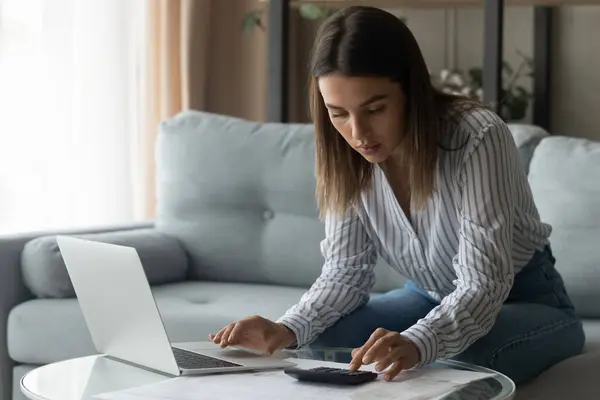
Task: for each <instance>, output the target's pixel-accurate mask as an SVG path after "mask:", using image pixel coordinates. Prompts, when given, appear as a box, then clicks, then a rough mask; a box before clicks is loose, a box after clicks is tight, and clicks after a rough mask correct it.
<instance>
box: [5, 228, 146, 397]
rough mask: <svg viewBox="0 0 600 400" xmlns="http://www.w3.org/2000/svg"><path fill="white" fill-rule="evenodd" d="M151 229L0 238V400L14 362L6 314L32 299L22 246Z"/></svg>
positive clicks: (8, 384) (8, 391) (9, 386)
mask: <svg viewBox="0 0 600 400" xmlns="http://www.w3.org/2000/svg"><path fill="white" fill-rule="evenodd" d="M153 226H154V224H153V223H152V222H144V223H135V224H129V225H124V226H112V227H104V228H93V229H87V230H84V229H81V230H77V231H75V230H73V231H60V232H59V231H57V232H34V233H26V234H19V235H0V400H9V399H10V398H11V397H12V367H13V364H14V363H13V361H12V360H11V359H10V357H9V355H8V348H7V337H6V333H7V320H8V314H9V313H10V311H11V310H12V309H13V307H15V306H16V305H17V304H20V303H22V302H24V301H26V300H28V299H31V298H32V297H33V294H32V293H31V291H30V290H29V289H27V287H26V286H25V283H24V281H23V276H22V270H21V254H22V251H23V248H24V246H25V244H27V243H28V242H29V241H31V240H33V239H36V238H38V237H41V236H47V235H54V234H67V235H69V234H84V233H101V232H121V231H126V230H133V229H147V228H151V227H153Z"/></svg>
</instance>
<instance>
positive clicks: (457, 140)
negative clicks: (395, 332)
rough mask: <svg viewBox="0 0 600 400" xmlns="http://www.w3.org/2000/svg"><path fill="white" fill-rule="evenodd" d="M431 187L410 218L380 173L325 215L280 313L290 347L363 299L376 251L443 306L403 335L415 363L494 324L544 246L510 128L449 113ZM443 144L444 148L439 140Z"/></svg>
mask: <svg viewBox="0 0 600 400" xmlns="http://www.w3.org/2000/svg"><path fill="white" fill-rule="evenodd" d="M444 132H445V134H444V135H442V138H443V141H444V142H443V143H441V144H442V145H443V147H444V148H445V149H452V150H443V149H442V148H440V149H439V156H438V162H437V167H436V168H437V170H436V178H435V179H436V181H435V188H434V191H433V194H432V196H431V198H430V199H429V201H428V203H427V205H426V207H424V208H423V209H422V210H418V211H412V212H411V215H410V219H409V218H407V217H406V215H405V214H404V212H403V210H402V208H401V207H400V205H399V204H398V202H397V200H396V197H395V195H394V192H393V190H392V188H391V186H390V185H389V184H388V181H387V179H386V177H385V175H384V172H383V170H382V169H381V168H380V167H379V166H378V165H375V167H374V175H373V179H372V183H371V185H372V186H371V188H370V189H371V190H368V191H365V192H364V193H362V195H361V202H360V206H359V207H356V209H355V210H354V211H352V212H351V213H349V214H348V215H346V216H345V217H343V218H333V217H326V218H325V239H324V240H323V241H322V242H321V252H322V254H323V257H324V265H323V269H322V273H321V275H320V276H319V278H318V279H317V281H316V282H315V283H314V284H313V285H312V286H311V288H310V289H309V290H308V291H307V292H306V293H305V294H304V295H303V296H302V298H301V299H300V301H299V302H298V303H297V304H296V305H294V306H293V307H292V308H290V309H289V310H288V311H287V312H286V313H285V314H284V315H283V316H282V317H281V318H280V319H279V320H278V322H281V323H283V324H285V325H286V326H287V327H289V328H290V329H291V330H292V331H293V332H294V333H295V335H296V340H297V342H296V346H303V345H305V344H309V343H310V342H311V341H313V340H314V339H315V338H316V337H317V336H318V335H319V334H320V333H321V332H323V331H324V330H325V329H327V328H328V327H330V326H331V325H333V324H334V323H335V322H336V321H337V320H338V319H339V318H341V317H343V316H344V315H347V314H349V313H351V312H352V311H354V310H355V309H356V308H357V307H359V306H361V305H363V304H364V303H365V302H366V301H368V298H369V293H370V291H371V289H372V287H373V285H374V283H375V275H374V266H375V264H376V261H377V257H382V258H383V259H384V260H385V261H386V262H387V263H388V265H390V266H391V267H392V268H393V269H395V270H396V271H397V272H398V273H400V274H401V275H403V276H404V277H406V278H407V279H410V280H412V281H414V282H415V284H416V285H417V286H419V287H421V288H423V289H425V290H426V291H428V292H429V293H430V294H431V296H432V297H434V298H436V299H437V300H438V301H439V302H440V304H439V305H438V306H436V307H435V308H433V309H432V310H431V312H429V313H428V314H427V315H426V316H424V317H423V318H422V319H420V320H419V321H418V322H417V323H416V324H415V325H413V326H412V327H410V328H408V329H407V330H406V331H404V332H400V333H401V334H402V335H405V337H407V338H408V339H411V340H412V341H413V342H414V343H415V344H416V345H417V347H418V348H419V351H420V354H421V361H420V363H419V365H424V364H428V363H431V362H433V361H435V360H437V359H444V358H450V357H452V356H454V355H456V354H458V353H460V352H462V351H463V350H465V349H466V348H467V347H468V346H470V345H471V344H472V343H473V342H474V341H476V340H477V339H479V338H481V337H482V336H484V335H485V334H486V333H487V332H489V330H490V329H491V327H492V325H493V324H494V321H495V319H496V316H497V314H498V312H499V310H500V307H501V305H502V304H503V302H504V301H505V299H506V298H507V296H508V294H509V292H510V289H511V287H512V284H513V280H514V277H515V274H517V273H518V272H519V271H520V270H521V269H522V268H523V267H524V266H525V265H526V264H527V262H528V261H529V259H530V258H531V256H532V255H533V252H534V251H535V250H541V249H543V247H544V246H545V245H546V244H547V243H548V237H549V235H550V232H551V227H550V226H549V225H547V224H544V223H542V222H540V218H539V214H538V211H537V209H536V206H535V204H534V202H533V198H532V193H531V190H530V187H529V184H528V180H527V176H526V173H525V170H524V168H523V167H522V165H521V161H520V158H519V153H518V149H517V147H516V145H515V143H514V140H513V137H512V135H511V132H510V131H509V128H508V127H507V125H506V124H505V123H504V122H503V121H502V120H501V119H500V118H499V117H498V116H497V115H496V114H494V113H493V112H491V111H488V110H486V109H475V110H470V111H464V110H453V111H451V112H449V113H448V115H447V118H445V128H444ZM440 147H442V146H440Z"/></svg>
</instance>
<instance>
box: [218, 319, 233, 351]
mask: <svg viewBox="0 0 600 400" xmlns="http://www.w3.org/2000/svg"><path fill="white" fill-rule="evenodd" d="M235 325H236V324H231V325H229V326H228V327H227V329H225V332H223V336H222V337H221V347H223V348H224V347H227V345H228V344H229V343H228V342H227V339H229V334H230V333H231V331H232V330H233V328H235Z"/></svg>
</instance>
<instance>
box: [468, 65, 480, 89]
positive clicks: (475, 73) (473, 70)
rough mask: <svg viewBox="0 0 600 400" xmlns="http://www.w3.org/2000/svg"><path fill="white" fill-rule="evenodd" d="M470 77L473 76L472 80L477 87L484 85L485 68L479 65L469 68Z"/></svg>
mask: <svg viewBox="0 0 600 400" xmlns="http://www.w3.org/2000/svg"><path fill="white" fill-rule="evenodd" d="M468 74H469V78H471V82H473V85H474V86H476V87H481V86H483V70H482V69H481V68H479V67H474V68H471V69H469V71H468Z"/></svg>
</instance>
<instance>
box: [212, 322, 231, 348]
mask: <svg viewBox="0 0 600 400" xmlns="http://www.w3.org/2000/svg"><path fill="white" fill-rule="evenodd" d="M228 327H229V325H227V326H226V327H224V328H222V329H221V330H220V331H219V332H217V334H216V335H214V337H213V342H214V343H216V344H219V343H220V342H221V337H222V336H223V333H224V332H225V330H227V328H228Z"/></svg>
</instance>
